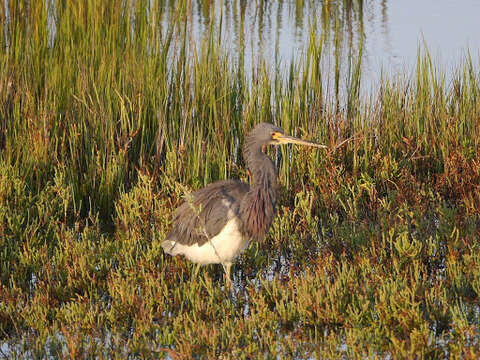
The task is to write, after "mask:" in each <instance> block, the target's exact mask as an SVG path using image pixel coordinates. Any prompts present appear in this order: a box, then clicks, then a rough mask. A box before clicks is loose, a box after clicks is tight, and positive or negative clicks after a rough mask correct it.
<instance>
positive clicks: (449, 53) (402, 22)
mask: <svg viewBox="0 0 480 360" xmlns="http://www.w3.org/2000/svg"><path fill="white" fill-rule="evenodd" d="M20 3H21V4H27V5H28V4H33V3H34V2H33V0H23V1H18V2H17V1H11V0H2V1H1V2H0V4H1V5H0V21H1V24H2V25H3V28H2V32H3V34H2V36H1V40H0V47H4V48H5V47H8V46H9V42H10V41H11V39H9V36H12V33H13V32H14V24H12V21H11V19H10V18H11V17H14V16H15V15H17V16H23V15H21V12H20V13H19V11H20V10H19V4H20ZM43 3H44V5H45V8H46V10H47V13H48V31H49V45H50V46H53V45H54V42H55V33H56V29H57V26H58V24H59V23H60V21H61V19H59V18H58V17H57V5H58V4H61V2H59V1H58V0H43ZM121 4H122V5H119V6H120V7H122V6H123V7H124V10H123V13H125V14H128V15H129V16H130V17H131V18H132V19H135V11H136V10H135V8H136V7H139V6H140V5H141V4H143V5H145V6H146V8H147V12H150V11H151V10H152V9H155V12H156V13H158V14H159V18H160V19H161V20H160V21H161V23H162V29H161V30H160V32H161V34H160V36H165V35H166V33H167V32H168V29H169V28H170V27H171V24H172V23H173V22H174V19H176V18H178V19H180V21H179V23H178V24H177V28H178V30H179V31H181V30H180V28H181V29H184V28H185V29H186V30H187V32H188V34H189V35H188V36H189V39H190V40H191V43H190V48H193V46H197V47H200V46H201V44H202V43H204V42H205V41H206V40H208V39H207V37H208V36H209V34H210V30H211V29H215V30H216V34H217V35H218V36H219V37H218V39H216V40H217V41H218V42H219V44H220V46H221V47H222V49H223V50H224V51H226V52H227V53H228V54H229V55H230V59H231V61H232V63H236V64H238V65H239V66H240V68H241V69H245V70H246V74H247V75H249V76H254V74H255V70H256V69H258V68H259V67H261V66H262V64H264V63H265V64H268V66H267V69H269V70H270V71H275V72H276V73H277V74H279V75H282V76H284V75H286V73H287V71H288V69H289V65H290V64H291V63H292V62H294V63H298V61H299V60H300V59H301V57H302V56H303V55H304V54H305V52H306V50H307V49H308V47H309V41H311V39H312V36H311V35H312V34H315V37H316V42H321V43H322V51H323V52H324V56H322V64H321V65H322V67H321V69H322V73H324V74H328V75H329V76H330V77H332V78H333V77H335V80H334V82H335V83H337V82H342V81H344V82H345V81H347V80H346V78H347V77H348V76H349V67H350V66H351V65H352V64H351V62H352V57H353V61H355V57H357V58H358V57H360V58H361V59H359V61H361V65H362V66H361V68H362V72H361V73H362V83H363V86H364V87H367V88H369V87H370V86H372V85H375V84H376V83H378V80H379V78H380V76H381V73H382V72H386V73H389V74H394V73H398V72H404V71H405V69H407V72H408V71H409V70H408V69H412V66H413V65H414V64H415V61H416V57H417V51H418V47H419V45H421V44H422V41H423V39H425V42H426V45H427V46H428V47H429V49H430V50H432V51H433V55H435V57H437V56H436V55H438V54H440V60H441V61H443V63H446V64H448V65H451V63H453V64H458V62H459V59H460V58H461V56H462V55H464V54H465V50H466V48H467V46H468V47H469V49H470V51H471V54H472V55H473V56H474V59H475V57H476V55H477V53H478V51H479V49H480V38H478V36H476V35H475V34H477V33H478V30H477V27H478V19H477V17H478V16H477V14H478V13H480V2H479V1H476V0H466V1H464V2H462V5H461V6H458V5H457V4H453V3H452V2H450V1H447V0H440V1H437V0H426V1H423V2H420V3H418V2H417V1H414V0H405V1H402V2H398V1H397V2H392V1H390V2H389V1H387V0H370V1H365V0H329V1H326V0H303V1H298V0H278V1H271V0H256V1H247V0H230V1H228V0H223V1H212V0H206V1H205V0H202V1H200V0H185V1H172V0H170V1H166V0H163V1H153V0H131V1H125V2H121ZM139 4H140V5H139ZM24 7H25V6H24ZM25 8H28V6H26V7H25ZM180 9H184V10H183V13H182V16H177V14H178V13H179V10H180ZM433 10H434V13H433V15H432V11H433ZM17 13H19V14H17ZM446 21H448V26H446V24H445V22H446ZM134 24H135V22H134V21H133V22H132V32H134V31H135V29H134V26H135V25H134ZM184 25H185V27H184ZM349 62H350V63H349ZM333 74H334V75H333ZM337 79H338V81H337ZM330 85H331V84H330ZM335 86H337V85H335ZM327 88H328V86H327ZM335 92H336V93H337V89H335Z"/></svg>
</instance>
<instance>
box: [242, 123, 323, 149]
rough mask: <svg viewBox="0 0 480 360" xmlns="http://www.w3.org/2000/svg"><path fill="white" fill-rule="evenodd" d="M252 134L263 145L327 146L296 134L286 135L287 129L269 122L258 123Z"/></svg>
mask: <svg viewBox="0 0 480 360" xmlns="http://www.w3.org/2000/svg"><path fill="white" fill-rule="evenodd" d="M250 136H252V137H253V138H254V139H255V141H256V142H258V143H260V144H262V145H282V144H299V145H306V146H315V147H319V148H326V146H325V145H321V144H317V143H314V142H311V141H308V140H302V139H299V138H296V137H294V136H289V135H285V131H283V129H282V128H281V127H278V126H276V125H273V124H268V123H260V124H258V125H257V126H256V127H255V128H254V129H253V130H252V132H251V133H250Z"/></svg>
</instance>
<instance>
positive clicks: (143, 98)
mask: <svg viewBox="0 0 480 360" xmlns="http://www.w3.org/2000/svg"><path fill="white" fill-rule="evenodd" d="M234 3H235V4H236V2H234ZM268 3H269V2H266V1H265V2H260V3H259V5H258V6H260V7H261V8H262V9H263V10H265V9H266V8H264V7H265V6H268ZM305 4H306V2H300V1H298V2H297V5H296V6H298V7H301V6H306V5H305ZM321 5H322V8H321V17H322V26H325V28H324V30H323V31H322V32H320V33H319V32H316V31H315V29H316V25H315V23H313V22H312V26H311V29H312V30H311V32H310V38H309V42H308V46H307V48H306V50H305V53H304V54H303V56H302V57H301V58H300V59H299V60H298V61H296V62H292V63H291V64H290V66H289V67H288V71H287V72H285V73H282V72H276V73H275V72H273V71H272V70H271V67H270V64H268V63H267V62H266V61H265V60H258V61H255V62H254V64H253V71H252V72H250V69H245V54H244V53H242V52H241V51H240V54H239V55H238V62H236V61H235V60H236V59H237V58H235V57H234V58H233V59H232V55H233V54H227V53H226V51H225V49H223V47H222V46H223V44H222V33H221V29H222V27H221V26H219V23H218V22H219V21H220V20H218V21H214V20H213V19H220V18H222V17H223V11H224V10H221V11H222V13H220V14H216V13H215V12H218V11H219V10H218V8H216V7H215V4H213V3H210V2H198V7H197V9H201V12H202V14H203V15H202V16H204V18H205V19H210V21H209V22H205V24H206V25H205V32H204V33H203V35H202V36H201V37H200V38H198V39H196V40H195V39H194V36H195V34H193V30H192V28H191V27H190V25H189V21H191V19H192V16H194V14H193V3H192V2H190V1H181V2H153V3H150V2H149V1H146V0H145V1H142V0H140V1H125V2H124V3H122V4H121V5H119V4H118V2H113V1H96V0H88V1H86V2H79V3H77V2H71V1H55V2H33V1H8V2H7V6H8V11H7V10H6V8H5V7H4V6H3V4H2V7H1V9H2V13H1V14H0V19H1V25H2V27H3V28H6V34H7V36H6V37H4V36H0V46H1V49H2V50H1V52H0V131H1V132H0V146H1V154H0V268H1V273H0V334H1V335H0V336H1V337H0V338H1V344H2V349H3V345H4V344H6V347H7V348H8V354H7V355H6V356H7V357H12V358H14V357H16V356H25V357H46V356H49V355H51V356H54V357H60V356H63V357H72V358H78V357H105V358H111V357H117V358H123V357H126V356H131V357H146V358H155V357H166V356H169V357H170V358H177V357H178V358H192V357H195V356H197V357H208V358H219V357H222V356H223V357H227V358H228V357H232V358H258V357H261V358H262V357H266V358H278V357H281V358H284V357H297V358H310V357H314V358H338V357H341V356H344V357H347V358H359V357H371V358H376V357H378V358H383V357H385V356H388V355H390V356H392V357H398V358H412V357H419V358H438V357H444V356H450V357H454V358H455V357H463V358H475V357H477V356H478V338H479V331H478V326H479V317H478V305H477V304H478V294H479V291H480V271H479V270H478V269H480V257H479V256H478V255H477V254H478V253H479V252H478V250H479V249H478V244H477V243H478V241H477V239H478V223H479V217H478V213H479V210H480V197H479V195H478V194H480V189H479V183H480V181H479V179H480V166H479V163H478V155H479V135H480V134H479V131H480V130H479V126H478V125H479V114H480V101H479V71H478V69H477V68H476V66H475V65H474V63H475V61H474V59H472V57H471V56H467V57H466V58H465V60H464V63H463V65H462V66H461V67H459V68H457V69H450V70H449V71H454V75H453V77H452V78H453V80H452V82H451V83H447V81H446V80H445V79H446V73H445V72H443V71H441V70H440V69H439V68H437V66H436V65H435V61H434V60H433V59H432V58H431V57H430V55H429V53H428V51H426V50H423V48H422V49H420V50H419V53H418V58H417V66H416V68H415V69H412V73H411V74H401V75H400V76H399V77H398V78H384V79H382V81H381V83H380V85H379V87H378V89H375V90H374V92H373V93H367V92H366V91H365V90H364V89H363V88H362V84H363V81H364V80H363V78H362V72H361V69H362V63H361V59H362V49H363V40H362V39H360V40H361V41H360V42H359V43H358V45H354V44H355V42H353V41H351V39H348V37H346V36H345V34H344V27H345V26H346V25H348V24H349V22H348V20H347V19H348V18H349V16H350V18H351V17H352V16H353V17H357V18H358V19H360V20H361V17H362V9H363V2H361V1H359V2H353V5H352V2H339V1H329V2H322V4H321ZM239 6H240V8H237V7H234V8H233V9H231V10H232V11H233V12H238V16H239V18H238V20H239V21H238V26H239V27H244V26H245V25H244V22H242V18H241V16H242V15H241V14H242V9H241V4H239ZM243 11H244V10H243ZM243 13H244V12H243ZM260 13H266V12H260ZM7 14H8V17H7ZM301 14H302V12H299V13H298V20H299V21H300V20H302V21H303V20H305V19H301V16H302V15H301ZM216 16H220V17H216ZM263 16H266V15H263ZM359 23H360V25H359V26H362V25H361V21H360V22H359ZM242 24H243V25H242ZM53 28H54V29H55V30H54V31H55V33H54V34H53V33H52V31H53V30H52V29H53ZM332 29H333V34H331V33H330V31H331V30H332ZM242 41H244V40H242V39H241V38H239V49H243V50H244V46H245V45H244V44H242ZM7 45H8V46H7ZM345 45H346V46H345ZM332 46H333V50H332ZM345 49H347V50H348V51H347V52H346V53H345ZM331 53H332V54H333V56H334V58H333V68H332V69H328V68H326V67H325V66H324V61H323V60H324V59H325V58H326V57H327V56H329V55H331ZM343 57H346V61H343ZM342 79H346V81H343V80H342ZM332 86H333V87H332ZM261 121H268V122H275V123H277V124H279V125H281V126H282V127H283V128H284V129H285V130H286V131H287V132H289V133H293V134H297V135H300V136H303V137H306V138H309V139H312V140H315V141H319V142H322V143H325V144H327V145H329V149H328V150H326V151H323V150H318V151H310V150H305V149H300V148H295V147H285V148H282V149H278V150H276V149H270V150H269V153H270V155H271V156H272V157H273V158H274V159H275V161H276V162H277V164H278V165H279V166H280V171H279V176H280V183H281V197H280V201H279V204H278V217H277V218H276V219H275V221H274V223H273V225H272V230H271V231H270V233H269V235H268V236H267V239H266V240H265V241H264V242H261V243H255V244H252V245H251V246H250V247H249V248H248V249H247V250H246V251H245V254H244V255H243V256H242V257H241V258H240V259H239V260H238V263H237V266H236V267H235V268H234V271H233V280H234V282H235V290H234V292H233V293H231V294H230V293H228V292H226V291H225V290H224V289H223V288H222V284H223V279H222V276H223V275H222V271H221V267H214V266H212V267H207V268H206V269H204V270H202V271H200V275H199V276H198V278H195V279H194V278H192V276H193V273H194V266H193V265H192V264H190V263H189V262H188V261H186V260H184V259H182V258H171V257H167V256H164V254H163V252H162V250H161V247H160V242H161V240H162V239H163V238H164V236H165V234H166V232H167V231H168V229H169V225H170V224H169V221H170V214H171V212H172V211H173V209H174V208H175V206H177V205H178V204H179V202H180V201H182V196H183V195H184V193H185V189H188V190H190V189H197V188H199V187H201V186H204V185H206V184H207V183H210V182H212V181H215V180H219V179H225V178H232V177H233V178H240V179H243V180H248V175H247V172H246V170H245V167H244V165H245V164H244V160H243V157H242V153H241V151H242V148H241V145H242V144H243V141H244V139H245V134H246V133H247V132H248V131H249V130H250V129H251V128H252V127H253V126H254V125H255V124H256V123H258V122H261ZM2 351H3V350H2Z"/></svg>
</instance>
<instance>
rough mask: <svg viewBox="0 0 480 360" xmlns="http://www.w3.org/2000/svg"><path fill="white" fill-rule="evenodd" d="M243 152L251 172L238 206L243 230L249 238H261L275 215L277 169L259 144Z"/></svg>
mask: <svg viewBox="0 0 480 360" xmlns="http://www.w3.org/2000/svg"><path fill="white" fill-rule="evenodd" d="M244 154H245V158H246V162H247V166H248V168H249V169H250V171H251V173H252V184H251V187H250V191H249V192H248V193H247V194H246V195H245V197H244V199H243V200H242V203H241V207H240V212H241V218H242V222H243V232H244V233H245V234H246V235H247V236H249V237H250V238H255V239H261V238H263V237H264V236H265V234H266V233H267V231H268V229H269V227H270V225H271V223H272V220H273V217H274V215H275V205H276V202H277V192H278V185H277V169H276V168H275V164H274V163H273V161H272V160H271V159H270V158H269V157H268V156H267V155H266V154H265V153H263V151H262V148H261V146H259V147H257V148H253V149H252V148H250V149H248V150H247V151H245V153H244Z"/></svg>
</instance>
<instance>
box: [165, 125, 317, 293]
mask: <svg viewBox="0 0 480 360" xmlns="http://www.w3.org/2000/svg"><path fill="white" fill-rule="evenodd" d="M281 144H300V145H307V146H315V147H321V148H326V146H325V145H320V144H316V143H313V142H310V141H306V140H302V139H298V138H295V137H293V136H288V135H285V132H284V131H283V129H281V128H279V127H278V126H275V125H272V124H267V123H261V124H259V125H257V126H256V127H255V128H254V129H253V130H252V131H251V132H250V134H249V135H248V136H247V139H246V143H245V147H244V149H243V157H244V159H245V161H246V163H247V166H248V169H249V170H250V172H251V173H252V176H253V178H252V185H251V186H249V185H248V184H246V183H244V182H242V181H239V180H224V181H217V182H215V183H213V184H210V185H208V186H207V187H205V188H203V189H200V190H198V191H195V192H194V193H192V194H191V195H189V196H187V200H186V201H185V202H184V203H183V204H182V205H180V206H179V207H178V208H177V210H176V211H175V214H174V219H173V225H172V229H171V230H170V232H169V233H168V234H167V236H166V239H165V240H164V241H163V242H162V244H161V245H162V247H163V249H164V251H165V252H166V253H167V254H170V255H173V256H175V255H184V256H185V257H186V258H188V259H189V260H191V261H192V262H194V263H197V264H200V265H206V264H222V266H223V268H224V270H225V276H226V279H225V281H226V283H227V284H228V285H229V286H231V281H230V268H231V266H232V263H233V261H234V259H235V258H236V257H237V256H238V255H239V254H240V253H241V252H242V251H243V250H244V249H245V248H246V247H247V245H248V243H249V242H250V240H261V239H262V238H263V237H264V236H265V234H266V233H267V232H268V229H269V228H270V225H271V223H272V220H273V217H274V215H275V204H276V202H277V193H278V185H277V175H278V174H277V169H276V167H275V164H274V163H273V161H272V160H271V159H270V158H269V157H268V156H267V155H266V154H265V153H264V150H265V148H266V146H267V145H281Z"/></svg>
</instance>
